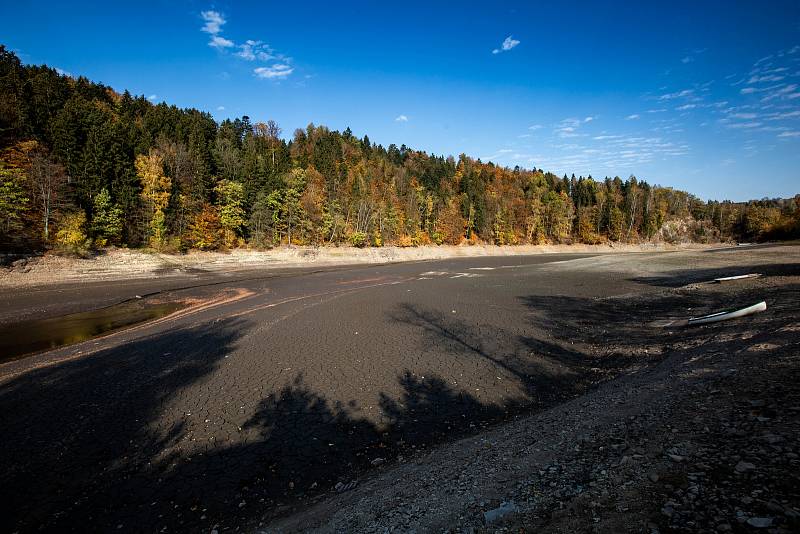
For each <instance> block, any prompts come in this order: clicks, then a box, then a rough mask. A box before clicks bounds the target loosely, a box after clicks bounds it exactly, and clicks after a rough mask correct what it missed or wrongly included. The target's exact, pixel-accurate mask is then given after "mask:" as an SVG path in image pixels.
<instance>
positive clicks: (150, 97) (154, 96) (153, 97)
mask: <svg viewBox="0 0 800 534" xmlns="http://www.w3.org/2000/svg"><path fill="white" fill-rule="evenodd" d="M156 98H158V95H150V96H148V97H147V100H149V101H150V102H153V101H154V100H155V99H156Z"/></svg>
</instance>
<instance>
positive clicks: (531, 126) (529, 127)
mask: <svg viewBox="0 0 800 534" xmlns="http://www.w3.org/2000/svg"><path fill="white" fill-rule="evenodd" d="M541 128H544V126H542V125H541V124H532V125H530V126H528V129H529V130H539V129H541Z"/></svg>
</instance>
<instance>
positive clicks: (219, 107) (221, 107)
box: [217, 106, 225, 111]
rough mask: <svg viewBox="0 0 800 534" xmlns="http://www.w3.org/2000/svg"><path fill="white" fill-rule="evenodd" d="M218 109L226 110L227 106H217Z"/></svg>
mask: <svg viewBox="0 0 800 534" xmlns="http://www.w3.org/2000/svg"><path fill="white" fill-rule="evenodd" d="M217 111H225V106H217Z"/></svg>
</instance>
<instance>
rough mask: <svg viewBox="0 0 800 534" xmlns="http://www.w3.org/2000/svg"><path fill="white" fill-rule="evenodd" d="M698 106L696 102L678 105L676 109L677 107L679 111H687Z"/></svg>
mask: <svg viewBox="0 0 800 534" xmlns="http://www.w3.org/2000/svg"><path fill="white" fill-rule="evenodd" d="M696 107H697V105H696V104H684V105H682V106H678V107H677V108H675V109H677V110H678V111H686V110H689V109H694V108H696Z"/></svg>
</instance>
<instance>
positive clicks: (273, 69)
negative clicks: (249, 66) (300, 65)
mask: <svg viewBox="0 0 800 534" xmlns="http://www.w3.org/2000/svg"><path fill="white" fill-rule="evenodd" d="M293 72H294V67H292V66H290V65H287V64H285V63H276V64H274V65H270V66H269V67H257V68H255V69H253V74H255V75H256V77H258V78H265V79H269V80H274V79H281V78H286V77H287V76H289V75H290V74H291V73H293Z"/></svg>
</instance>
